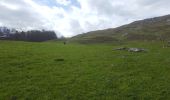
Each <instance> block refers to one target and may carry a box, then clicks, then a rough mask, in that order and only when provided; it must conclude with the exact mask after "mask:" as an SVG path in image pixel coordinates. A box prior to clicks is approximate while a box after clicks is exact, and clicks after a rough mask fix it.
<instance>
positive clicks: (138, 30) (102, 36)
mask: <svg viewBox="0 0 170 100" xmlns="http://www.w3.org/2000/svg"><path fill="white" fill-rule="evenodd" d="M160 37H164V39H166V40H168V39H170V15H166V16H161V17H155V18H150V19H144V20H139V21H135V22H132V23H130V24H127V25H123V26H120V27H117V28H111V29H106V30H98V31H92V32H88V33H85V34H80V35H77V36H75V37H73V38H71V39H70V40H71V41H79V42H83V43H88V42H112V41H119V40H149V41H150V40H160Z"/></svg>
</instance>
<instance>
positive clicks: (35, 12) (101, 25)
mask: <svg viewBox="0 0 170 100" xmlns="http://www.w3.org/2000/svg"><path fill="white" fill-rule="evenodd" d="M166 14H170V0H0V26H7V27H13V28H17V29H22V30H28V29H50V30H55V31H56V32H57V34H60V35H64V36H66V37H70V36H74V35H77V34H81V33H84V32H88V31H92V30H99V29H106V28H113V27H117V26H120V25H123V24H127V23H129V22H132V21H135V20H138V19H144V18H149V17H154V16H161V15H166Z"/></svg>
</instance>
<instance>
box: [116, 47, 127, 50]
mask: <svg viewBox="0 0 170 100" xmlns="http://www.w3.org/2000/svg"><path fill="white" fill-rule="evenodd" d="M127 49H128V48H126V47H121V48H116V49H114V50H127Z"/></svg>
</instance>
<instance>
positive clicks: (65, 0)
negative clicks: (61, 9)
mask: <svg viewBox="0 0 170 100" xmlns="http://www.w3.org/2000/svg"><path fill="white" fill-rule="evenodd" d="M56 1H57V3H59V4H61V5H64V6H67V5H69V4H71V1H70V0H56Z"/></svg>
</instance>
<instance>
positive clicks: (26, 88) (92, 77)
mask: <svg viewBox="0 0 170 100" xmlns="http://www.w3.org/2000/svg"><path fill="white" fill-rule="evenodd" d="M122 46H127V47H141V48H146V49H148V52H147V53H130V52H127V51H113V50H112V49H113V48H116V47H120V46H119V45H115V44H93V45H83V44H76V43H75V44H67V45H63V43H60V42H44V43H31V42H29V43H28V42H14V41H0V100H170V48H162V45H161V43H156V42H153V43H151V42H150V43H145V42H131V43H126V44H122Z"/></svg>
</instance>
